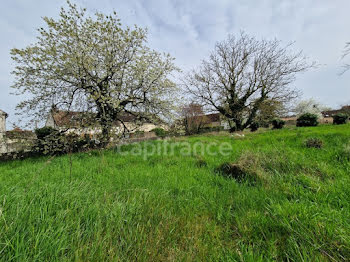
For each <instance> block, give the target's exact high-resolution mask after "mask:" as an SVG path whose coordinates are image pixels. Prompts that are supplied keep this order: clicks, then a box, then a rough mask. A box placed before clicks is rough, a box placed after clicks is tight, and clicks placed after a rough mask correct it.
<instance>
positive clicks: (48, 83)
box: [11, 1, 177, 141]
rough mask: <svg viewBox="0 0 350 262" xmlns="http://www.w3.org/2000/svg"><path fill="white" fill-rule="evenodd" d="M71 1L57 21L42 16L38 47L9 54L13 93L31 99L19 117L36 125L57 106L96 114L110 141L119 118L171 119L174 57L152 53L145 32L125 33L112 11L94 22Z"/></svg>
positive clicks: (173, 89) (22, 104)
mask: <svg viewBox="0 0 350 262" xmlns="http://www.w3.org/2000/svg"><path fill="white" fill-rule="evenodd" d="M67 3H68V8H67V10H66V9H64V8H62V9H61V12H60V16H59V19H58V20H54V19H52V18H48V17H44V18H43V19H44V21H45V22H46V26H47V28H40V29H39V30H38V31H39V37H38V38H37V42H36V43H35V44H33V45H30V46H28V47H26V48H24V49H16V48H14V49H12V50H11V54H12V58H13V60H14V61H15V62H16V64H17V66H16V67H15V70H14V71H13V74H14V75H15V77H16V80H15V83H14V85H13V88H14V89H15V90H16V91H17V92H16V94H19V95H22V94H27V96H26V97H29V98H28V99H26V100H24V101H23V102H21V103H20V104H19V105H18V109H19V111H20V112H21V113H28V114H30V116H32V118H34V119H42V117H43V115H44V114H45V113H47V112H48V111H49V110H50V108H51V107H53V106H54V107H56V108H60V109H66V110H72V109H74V110H77V111H87V112H94V113H95V115H96V120H97V122H98V123H99V124H100V126H101V127H102V134H103V137H104V138H105V140H106V141H107V140H108V139H109V136H110V130H111V126H112V123H113V122H114V121H121V122H122V121H123V120H122V119H121V117H120V116H121V115H122V114H125V113H127V114H132V115H134V117H135V118H137V119H139V120H140V121H141V120H142V119H147V120H150V119H151V118H152V116H154V115H157V116H160V115H163V116H164V115H167V114H169V112H171V110H172V101H174V99H173V98H174V97H175V96H174V93H175V92H176V85H175V83H174V82H173V81H171V80H170V75H171V73H172V72H173V71H174V70H177V68H176V67H175V65H174V63H173V58H172V57H170V55H169V54H160V53H158V52H156V51H153V50H151V49H150V48H148V47H147V46H146V37H147V31H146V30H144V29H140V28H138V27H136V26H135V28H134V29H130V28H129V27H122V25H121V23H120V20H119V19H118V17H117V15H116V13H115V12H114V13H113V14H111V15H107V16H106V15H104V14H102V13H99V12H97V13H96V14H95V15H94V16H93V17H91V16H89V15H88V14H87V12H86V9H80V8H78V7H77V6H76V5H74V4H72V3H70V2H69V1H68V2H67ZM124 126H125V125H124Z"/></svg>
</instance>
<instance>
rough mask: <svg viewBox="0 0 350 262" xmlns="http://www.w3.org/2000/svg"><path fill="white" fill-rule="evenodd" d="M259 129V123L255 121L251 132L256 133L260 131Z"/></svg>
mask: <svg viewBox="0 0 350 262" xmlns="http://www.w3.org/2000/svg"><path fill="white" fill-rule="evenodd" d="M259 127H260V125H259V123H258V122H255V121H254V122H252V123H251V124H250V131H252V132H255V131H257V130H258V129H259Z"/></svg>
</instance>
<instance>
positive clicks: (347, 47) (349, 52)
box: [342, 42, 350, 73]
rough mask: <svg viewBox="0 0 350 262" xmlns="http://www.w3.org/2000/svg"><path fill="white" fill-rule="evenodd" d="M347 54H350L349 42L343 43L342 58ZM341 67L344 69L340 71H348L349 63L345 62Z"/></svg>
mask: <svg viewBox="0 0 350 262" xmlns="http://www.w3.org/2000/svg"><path fill="white" fill-rule="evenodd" d="M349 55H350V42H348V43H346V44H345V48H344V52H343V56H342V59H344V58H346V57H347V56H349ZM343 67H344V70H343V72H342V73H345V72H346V71H348V70H349V69H350V64H348V63H345V64H344V66H343Z"/></svg>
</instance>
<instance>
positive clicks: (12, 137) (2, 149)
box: [0, 130, 36, 155]
mask: <svg viewBox="0 0 350 262" xmlns="http://www.w3.org/2000/svg"><path fill="white" fill-rule="evenodd" d="M35 140H36V136H35V134H34V133H33V132H31V131H22V130H20V131H19V130H18V131H16V130H15V131H7V132H6V133H0V155H1V154H8V153H14V152H27V151H30V150H31V148H32V146H33V145H34V142H35Z"/></svg>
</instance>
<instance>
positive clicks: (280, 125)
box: [271, 118, 286, 129]
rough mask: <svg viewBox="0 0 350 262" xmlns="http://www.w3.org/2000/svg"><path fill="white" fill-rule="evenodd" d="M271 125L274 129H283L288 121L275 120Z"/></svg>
mask: <svg viewBox="0 0 350 262" xmlns="http://www.w3.org/2000/svg"><path fill="white" fill-rule="evenodd" d="M271 124H272V128H273V129H281V128H283V126H284V125H285V124H286V121H284V120H282V119H280V118H275V119H274V120H272V121H271Z"/></svg>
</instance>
